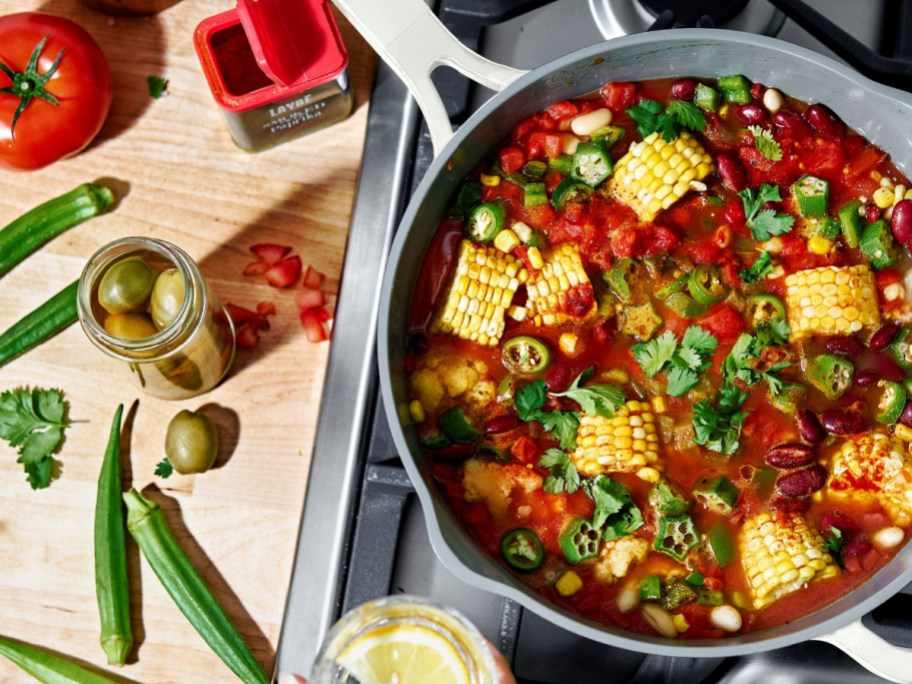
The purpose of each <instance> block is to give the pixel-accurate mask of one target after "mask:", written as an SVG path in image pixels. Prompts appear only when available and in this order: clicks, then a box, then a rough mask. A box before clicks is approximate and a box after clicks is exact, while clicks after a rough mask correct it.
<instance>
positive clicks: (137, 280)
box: [98, 257, 155, 314]
mask: <svg viewBox="0 0 912 684" xmlns="http://www.w3.org/2000/svg"><path fill="white" fill-rule="evenodd" d="M154 283H155V273H153V272H152V269H151V268H149V266H148V264H146V262H145V261H143V260H142V259H140V258H139V257H131V258H129V259H124V260H123V261H118V262H117V263H116V264H114V265H113V266H111V268H109V269H108V270H107V272H106V273H105V274H104V276H103V277H102V279H101V284H100V285H99V286H98V303H99V304H101V306H102V307H103V308H104V310H105V311H107V312H108V313H111V314H120V313H126V312H128V311H135V310H136V309H139V308H141V307H142V306H143V305H144V304H145V303H146V302H147V301H149V296H150V295H151V294H152V285H153V284H154Z"/></svg>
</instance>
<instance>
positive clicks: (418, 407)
mask: <svg viewBox="0 0 912 684" xmlns="http://www.w3.org/2000/svg"><path fill="white" fill-rule="evenodd" d="M409 415H410V416H411V417H412V420H414V421H415V422H416V423H423V422H424V421H425V419H426V418H427V414H426V413H425V412H424V405H423V404H422V403H421V402H420V401H418V400H417V399H413V400H412V401H411V402H409Z"/></svg>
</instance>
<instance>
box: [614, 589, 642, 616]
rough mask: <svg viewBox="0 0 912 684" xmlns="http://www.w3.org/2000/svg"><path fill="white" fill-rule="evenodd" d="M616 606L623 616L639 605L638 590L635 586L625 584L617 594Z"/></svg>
mask: <svg viewBox="0 0 912 684" xmlns="http://www.w3.org/2000/svg"><path fill="white" fill-rule="evenodd" d="M616 605H617V609H618V610H619V611H621V612H622V613H624V614H625V615H626V614H627V613H629V612H631V611H633V610H634V609H635V608H636V607H637V606H638V605H640V590H639V588H638V587H637V586H636V584H627V585H625V586H624V587H623V588H622V589H621V591H620V592H618V595H617V601H616Z"/></svg>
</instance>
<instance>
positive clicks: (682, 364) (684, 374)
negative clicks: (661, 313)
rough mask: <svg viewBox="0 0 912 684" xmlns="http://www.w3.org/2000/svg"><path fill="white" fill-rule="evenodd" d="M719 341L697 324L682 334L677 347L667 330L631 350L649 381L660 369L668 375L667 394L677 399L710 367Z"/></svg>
mask: <svg viewBox="0 0 912 684" xmlns="http://www.w3.org/2000/svg"><path fill="white" fill-rule="evenodd" d="M718 345H719V341H718V340H717V339H716V338H715V337H713V335H712V334H711V333H709V332H708V331H706V330H704V329H703V328H701V327H700V326H699V325H692V326H690V327H689V328H687V330H685V331H684V336H683V337H682V338H681V342H680V344H678V339H677V337H675V334H674V333H673V332H671V331H670V330H666V331H665V332H664V333H662V334H661V335H660V336H659V337H657V338H656V339H654V340H651V341H649V342H642V343H640V344H635V345H633V346H632V347H631V351H632V352H633V358H634V359H635V360H636V362H637V363H638V364H639V365H640V367H641V368H642V369H643V372H645V373H646V375H648V376H649V377H650V378H651V377H653V376H655V375H656V374H657V373H659V372H660V371H662V370H667V372H668V394H670V395H671V396H673V397H680V396H681V395H683V394H686V393H687V392H689V391H690V390H692V389H693V388H694V387H695V386H696V384H697V382H698V381H699V379H700V378H699V376H700V373H703V372H704V371H705V370H706V369H708V368H709V367H710V365H711V360H710V359H711V358H712V355H713V353H714V352H715V351H716V347H717V346H718Z"/></svg>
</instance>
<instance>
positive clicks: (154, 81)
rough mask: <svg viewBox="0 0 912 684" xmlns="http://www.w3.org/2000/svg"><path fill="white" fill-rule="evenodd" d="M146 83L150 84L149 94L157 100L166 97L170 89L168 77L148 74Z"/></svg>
mask: <svg viewBox="0 0 912 684" xmlns="http://www.w3.org/2000/svg"><path fill="white" fill-rule="evenodd" d="M146 85H147V86H149V96H150V97H152V98H153V99H155V100H158V99H160V98H162V97H164V96H165V93H167V91H168V79H166V78H162V77H161V76H156V75H155V74H152V75H151V76H146Z"/></svg>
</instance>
